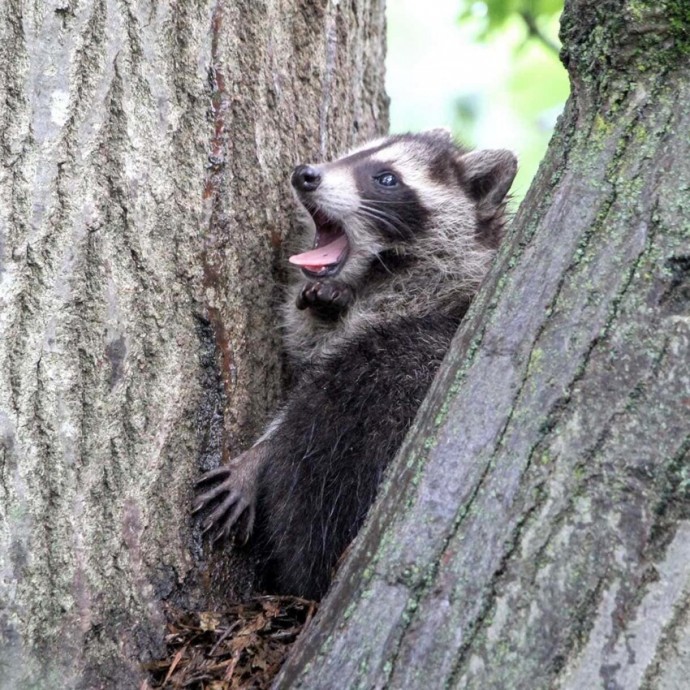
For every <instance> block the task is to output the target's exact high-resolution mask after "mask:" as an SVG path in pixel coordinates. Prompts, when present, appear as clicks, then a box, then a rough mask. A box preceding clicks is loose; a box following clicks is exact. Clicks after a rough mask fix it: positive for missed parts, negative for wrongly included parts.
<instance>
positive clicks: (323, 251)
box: [289, 234, 347, 270]
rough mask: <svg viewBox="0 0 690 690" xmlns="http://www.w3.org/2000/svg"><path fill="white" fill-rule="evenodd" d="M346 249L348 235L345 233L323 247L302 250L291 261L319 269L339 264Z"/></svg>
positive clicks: (296, 264)
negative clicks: (306, 250)
mask: <svg viewBox="0 0 690 690" xmlns="http://www.w3.org/2000/svg"><path fill="white" fill-rule="evenodd" d="M346 251H347V236H346V235H344V234H343V235H340V236H339V237H337V238H336V239H335V240H333V242H329V243H328V244H326V245H324V246H322V247H316V248H315V249H310V250H309V251H308V252H302V254H295V255H294V256H291V257H290V259H289V261H290V263H291V264H294V265H295V266H302V267H304V268H309V269H312V270H319V269H322V268H325V267H326V266H333V265H334V264H337V263H338V262H339V261H340V260H341V258H342V257H343V254H344V253H345V252H346Z"/></svg>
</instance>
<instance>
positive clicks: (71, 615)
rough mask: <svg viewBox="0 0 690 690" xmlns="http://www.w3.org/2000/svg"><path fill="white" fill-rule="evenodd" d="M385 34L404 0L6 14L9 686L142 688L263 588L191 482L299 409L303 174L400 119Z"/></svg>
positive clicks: (1, 614) (90, 7) (1, 544)
mask: <svg viewBox="0 0 690 690" xmlns="http://www.w3.org/2000/svg"><path fill="white" fill-rule="evenodd" d="M383 30H384V15H383V2H382V0H361V1H359V2H355V3H339V2H337V0H329V1H326V0H320V1H318V2H307V0H289V1H288V0H266V1H263V2H262V1H257V0H246V1H245V0H233V1H231V0H217V1H213V0H176V1H173V2H154V1H153V0H150V1H147V0H88V1H87V0H64V1H63V0H60V1H58V0H51V1H50V2H44V1H43V0H40V1H39V0H35V1H28V0H26V1H23V2H22V1H20V0H5V2H4V3H3V4H2V6H1V7H0V75H2V76H1V77H0V147H1V152H2V154H1V155H2V159H1V161H0V162H1V167H0V223H1V225H0V668H1V669H2V672H1V675H0V686H1V687H6V688H13V689H14V688H25V687H41V688H47V687H50V688H61V687H75V686H81V687H88V688H95V687H118V688H126V687H133V686H134V685H135V684H136V683H137V682H138V680H139V679H140V678H141V671H140V667H139V664H140V662H141V661H146V660H147V659H149V658H151V656H155V655H158V654H160V653H161V652H162V651H163V650H162V648H161V641H162V635H163V633H164V626H163V623H164V614H165V606H166V602H167V603H171V602H172V603H173V604H175V605H179V606H192V605H195V604H199V605H200V604H202V603H208V602H209V601H211V600H212V598H213V597H214V596H215V597H216V600H222V598H223V597H226V596H230V595H232V594H233V592H235V593H237V592H239V591H242V590H243V589H246V586H247V584H246V582H244V581H243V580H242V579H241V578H239V577H238V576H237V574H236V571H234V570H233V569H232V568H230V569H228V568H224V567H223V566H222V565H220V564H219V563H213V562H211V561H210V560H209V559H210V558H211V557H210V556H209V555H208V554H205V553H204V552H203V550H202V548H201V542H200V539H199V535H198V533H196V532H195V531H194V529H193V523H192V521H191V520H190V517H189V510H190V505H191V497H192V483H193V481H194V480H195V479H196V478H197V477H198V475H199V472H200V470H201V469H208V468H210V467H211V466H213V465H215V464H217V463H218V462H219V461H220V458H221V456H227V455H230V454H233V453H235V452H236V451H237V450H238V449H240V448H241V447H242V446H243V445H245V444H246V443H247V442H248V441H249V440H250V439H251V438H252V437H253V436H254V435H255V434H256V433H257V431H258V430H259V429H260V427H261V425H262V423H263V422H264V421H265V418H266V415H267V413H268V412H269V410H270V409H271V408H272V407H273V406H274V405H275V403H276V400H277V398H278V396H279V390H280V382H281V364H280V355H279V337H280V336H279V332H278V329H277V327H276V316H275V313H274V311H273V309H274V306H275V301H276V297H277V293H278V290H277V288H276V287H275V286H276V281H275V278H276V275H277V274H278V273H279V271H278V269H277V266H279V265H280V264H281V263H282V261H281V259H282V254H283V252H282V249H281V246H282V242H283V240H284V238H285V237H286V236H287V235H288V234H289V228H290V225H291V222H292V212H291V202H290V199H289V192H288V185H287V175H288V173H289V170H290V168H291V166H292V165H294V164H295V163H297V162H299V161H302V160H305V159H314V158H319V157H321V156H325V155H329V154H331V153H333V152H334V151H338V150H342V149H343V148H344V147H346V146H347V145H350V144H352V143H354V142H355V141H359V140H361V139H363V138H365V137H368V136H371V135H374V134H378V133H380V132H381V131H383V130H385V128H386V124H387V123H386V100H385V95H384V92H383V50H384V48H383ZM236 565H237V564H236ZM237 567H239V566H237ZM229 570H230V571H232V572H230V573H228V571H229ZM233 573H234V574H233Z"/></svg>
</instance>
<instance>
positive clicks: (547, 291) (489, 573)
mask: <svg viewBox="0 0 690 690" xmlns="http://www.w3.org/2000/svg"><path fill="white" fill-rule="evenodd" d="M688 19H689V16H688V4H687V2H685V1H684V0H683V1H681V2H676V1H674V0H666V1H665V2H660V3H659V2H651V0H650V1H639V0H604V1H603V2H602V0H569V1H568V2H566V8H565V12H564V15H563V19H562V32H561V34H562V40H563V52H562V56H563V59H564V62H565V64H566V66H567V68H568V70H569V72H570V77H571V84H572V96H571V98H570V100H569V102H568V104H567V106H566V109H565V113H564V115H563V116H562V117H561V119H560V121H559V124H558V127H557V132H556V134H555V136H554V138H553V141H552V142H551V145H550V147H549V151H548V154H547V157H546V159H545V161H544V162H543V164H542V166H541V168H540V171H539V174H538V176H537V179H536V180H535V182H534V184H533V186H532V189H531V191H530V193H529V194H528V196H527V198H526V200H525V202H524V204H523V205H522V207H521V209H520V211H519V213H518V215H517V217H516V219H515V222H514V224H513V227H512V229H511V231H510V232H509V234H508V237H507V239H506V241H505V244H504V246H503V248H502V250H501V252H500V255H499V257H498V260H497V262H496V264H495V265H494V267H493V269H492V271H491V274H490V276H489V277H488V280H487V281H486V283H485V285H484V287H483V289H482V291H481V293H480V295H479V296H478V298H477V299H476V300H475V302H474V304H473V306H472V308H471V311H470V313H469V315H468V317H467V318H466V320H465V322H464V323H463V325H462V326H461V328H460V332H459V333H458V335H457V337H456V339H455V341H454V344H453V347H452V350H451V352H450V353H449V356H448V357H447V359H446V361H445V362H444V365H443V367H442V370H441V372H440V374H439V376H438V378H437V380H436V382H435V384H434V386H433V388H432V390H431V392H430V394H429V396H428V398H427V400H426V402H425V404H424V405H423V407H422V409H421V411H420V414H419V415H418V418H417V420H416V422H415V425H414V428H413V431H412V433H411V434H410V436H409V437H408V439H407V441H406V443H405V444H404V447H403V449H402V450H401V452H400V454H399V456H398V458H397V459H396V462H395V463H394V466H393V468H392V471H391V472H390V475H389V478H388V480H387V483H386V485H385V487H384V489H383V490H382V495H381V496H380V499H379V501H378V503H377V505H376V508H375V510H374V511H373V513H372V514H371V515H370V518H369V520H368V522H367V524H366V526H365V528H364V530H363V531H362V533H361V534H360V536H359V537H358V538H357V540H356V541H355V544H354V546H353V548H352V550H351V552H350V554H349V557H348V558H347V560H346V561H345V563H344V565H343V566H342V568H341V570H340V572H339V574H338V576H337V579H336V582H335V584H334V586H333V587H332V590H331V592H330V595H329V596H328V597H327V599H326V600H325V602H324V603H323V604H322V608H321V610H320V612H319V615H318V616H317V618H316V619H315V620H314V622H313V623H312V625H311V627H310V628H309V629H308V631H307V632H306V634H305V635H304V636H303V637H302V639H301V640H300V642H299V643H298V645H297V647H296V648H295V649H294V650H293V654H292V655H291V657H290V659H289V660H288V662H287V664H286V665H285V667H284V668H283V670H282V672H281V675H280V676H279V678H278V679H277V681H276V684H275V687H278V688H288V687H289V688H295V687H299V688H310V689H312V688H324V689H325V688H334V687H342V688H384V687H385V688H405V689H406V690H409V689H411V688H478V689H482V690H487V689H489V688H496V689H497V690H498V689H501V690H504V689H506V688H510V689H511V690H515V689H520V688H524V689H526V690H527V689H529V690H534V689H535V688H572V689H573V690H582V689H583V688H588V689H589V688H607V689H620V690H631V689H633V688H669V689H670V688H680V687H686V685H687V678H688V676H689V675H690V618H689V611H690V508H689V506H690V502H689V501H690V489H689V486H690V484H689V481H688V477H689V476H690V464H689V461H690V347H689V343H690V224H689V221H688V218H689V217H690V193H689V192H690V137H689V136H688V132H690V77H689V76H688V75H690V22H689V21H688Z"/></svg>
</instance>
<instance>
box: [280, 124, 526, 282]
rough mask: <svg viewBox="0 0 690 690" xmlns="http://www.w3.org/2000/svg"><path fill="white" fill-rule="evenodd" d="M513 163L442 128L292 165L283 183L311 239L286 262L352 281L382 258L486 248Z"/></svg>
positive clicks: (496, 228)
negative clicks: (463, 144) (463, 143)
mask: <svg viewBox="0 0 690 690" xmlns="http://www.w3.org/2000/svg"><path fill="white" fill-rule="evenodd" d="M516 170H517V161H516V159H515V156H514V155H513V154H512V153H511V152H510V151H505V150H480V151H472V152H468V151H466V150H463V149H461V148H460V147H458V146H457V145H456V144H455V143H454V142H453V140H452V138H451V137H450V135H449V133H448V132H446V131H444V130H432V131H430V132H424V133H421V134H402V135H395V136H391V137H387V138H384V139H380V140H377V141H374V142H371V143H369V144H367V145H365V146H363V147H361V148H359V149H355V150H354V151H351V152H350V153H348V154H347V155H345V156H344V157H342V158H339V159H338V160H335V161H333V162H331V163H323V164H319V165H299V166H297V167H296V168H295V170H294V171H293V173H292V178H291V182H292V186H293V188H294V190H295V194H296V196H297V199H298V201H299V202H300V205H301V207H302V208H303V210H304V211H306V214H305V218H306V222H307V224H308V225H311V226H312V227H313V229H314V238H313V245H312V249H310V250H309V251H306V252H303V253H301V254H297V255H295V256H292V257H290V262H291V263H293V264H295V265H297V266H299V267H300V268H301V269H302V272H303V273H304V275H305V276H306V277H307V278H311V279H316V278H319V279H322V278H329V277H335V276H338V277H339V279H340V280H344V281H347V282H357V281H358V280H359V279H361V278H362V277H363V276H364V275H365V274H366V273H367V271H368V270H369V269H370V268H371V267H372V266H374V265H376V264H381V263H384V262H385V261H386V260H387V257H392V256H398V257H399V256H403V257H409V258H411V259H412V260H415V259H419V260H422V261H423V260H425V259H427V260H431V261H438V257H439V256H446V257H447V258H449V259H451V258H452V257H454V256H455V255H458V254H462V253H463V252H464V253H467V252H469V253H470V254H471V253H472V252H473V251H474V252H477V251H479V250H482V249H483V252H482V255H483V256H486V255H487V253H489V255H490V252H487V249H490V248H494V247H495V246H496V245H497V243H498V240H499V237H500V232H501V229H502V227H503V217H504V206H505V197H506V194H507V192H508V189H509V188H510V185H511V184H512V181H513V178H514V177H515V173H516ZM432 255H433V256H432ZM468 265H469V264H468ZM485 268H486V262H484V266H483V267H482V269H481V271H482V275H483V271H484V270H485ZM479 270H480V269H477V271H479ZM479 280H481V275H480V276H479ZM475 282H476V281H475Z"/></svg>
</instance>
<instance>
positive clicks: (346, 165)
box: [196, 130, 517, 599]
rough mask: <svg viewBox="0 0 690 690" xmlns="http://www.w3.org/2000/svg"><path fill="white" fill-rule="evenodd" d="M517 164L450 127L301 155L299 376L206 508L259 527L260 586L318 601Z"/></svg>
mask: <svg viewBox="0 0 690 690" xmlns="http://www.w3.org/2000/svg"><path fill="white" fill-rule="evenodd" d="M516 170H517V161H516V159H515V156H514V155H513V154H512V153H511V152H509V151H505V150H480V151H471V152H470V151H466V150H464V149H462V148H461V147H459V146H458V145H456V144H455V143H454V142H453V140H452V139H451V137H450V135H449V134H448V133H447V132H445V131H442V130H433V131H431V132H424V133H421V134H403V135H395V136H390V137H387V138H383V139H379V140H376V141H373V142H370V143H368V144H366V145H365V146H362V147H360V148H357V149H355V150H353V151H351V152H349V153H348V154H347V155H345V156H344V157H342V158H339V159H337V160H335V161H333V162H330V163H324V164H319V165H300V166H298V167H296V168H295V169H294V171H293V173H292V177H291V183H292V187H293V190H294V193H295V197H296V199H297V202H298V208H299V212H300V214H301V216H302V219H303V224H304V226H305V227H306V228H307V232H306V236H305V238H304V243H305V246H304V251H302V252H300V253H298V254H296V255H294V256H291V257H290V259H289V261H290V263H291V264H292V265H293V266H295V267H296V268H297V269H298V270H299V273H300V277H299V280H297V281H296V282H295V283H294V284H293V285H292V287H291V288H290V292H289V299H288V300H287V302H286V304H285V307H284V311H283V317H284V327H285V347H286V350H287V354H288V357H289V359H290V361H291V364H292V367H293V369H294V372H295V375H294V379H295V381H294V384H293V386H292V388H291V390H290V392H289V393H288V395H287V397H286V401H285V404H284V406H283V408H282V409H281V410H280V411H279V413H278V414H277V415H276V417H275V419H274V420H273V421H272V422H271V423H270V424H269V426H268V428H267V429H266V431H265V433H264V434H263V436H262V437H261V438H260V439H259V440H258V441H257V443H256V444H255V445H254V446H253V447H252V448H251V449H249V450H248V451H246V452H245V453H243V454H242V455H240V456H239V457H238V458H236V459H235V460H234V461H233V462H231V463H230V464H229V465H228V466H225V467H221V468H219V469H217V470H214V471H212V472H210V473H208V474H206V475H205V476H204V477H203V478H202V479H201V481H200V488H201V490H203V493H201V495H200V496H199V497H198V499H197V504H196V511H211V512H210V514H209V515H208V517H207V519H206V522H205V525H204V528H205V530H207V531H212V532H213V533H215V537H216V539H223V538H225V537H227V536H229V534H230V533H231V531H232V529H233V527H235V528H239V529H240V530H241V531H242V532H243V533H244V537H245V539H246V538H249V537H251V541H252V549H253V552H254V553H255V554H256V555H257V557H258V561H259V576H260V580H261V585H262V587H263V588H264V589H265V590H267V591H269V592H272V593H277V594H293V595H297V596H302V597H305V598H310V599H319V598H320V597H321V596H322V595H323V594H324V593H325V591H326V590H327V588H328V586H329V582H330V579H331V574H332V571H333V569H334V567H335V565H336V563H337V561H338V559H339V557H340V555H341V554H342V553H343V551H344V550H345V548H346V547H347V546H348V544H349V543H350V542H351V540H352V539H353V538H354V537H355V535H356V534H357V531H358V530H359V528H360V526H361V525H362V522H363V521H364V519H365V516H366V514H367V512H368V510H369V507H370V506H371V504H372V502H373V501H374V498H375V496H376V492H377V488H378V486H379V484H380V482H381V479H382V476H383V473H384V471H385V469H386V466H387V465H388V464H389V462H390V460H391V459H392V458H393V456H394V455H395V453H396V451H397V450H398V448H399V447H400V445H401V443H402V441H403V438H404V436H405V433H406V432H407V430H408V429H409V427H410V425H411V423H412V421H413V419H414V416H415V413H416V412H417V409H418V407H419V405H420V403H421V402H422V399H423V398H424V395H425V394H426V391H427V389H428V388H429V386H430V384H431V382H432V379H433V377H434V375H435V373H436V370H437V369H438V366H439V365H440V363H441V360H442V359H443V357H444V355H445V353H446V351H447V350H448V347H449V344H450V342H451V339H452V337H453V334H454V333H455V331H456V329H457V327H458V324H459V323H460V320H461V319H462V317H463V316H464V314H465V312H466V311H467V308H468V306H469V303H470V301H471V299H472V297H473V296H474V294H475V293H476V291H477V289H478V287H479V284H480V282H481V280H482V278H483V276H484V274H485V273H486V271H487V269H488V266H489V264H490V262H491V259H492V256H493V254H494V251H495V249H496V247H497V245H498V243H499V240H500V237H501V234H502V229H503V225H504V219H505V204H506V195H507V192H508V190H509V188H510V186H511V184H512V181H513V178H514V177H515V173H516Z"/></svg>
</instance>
